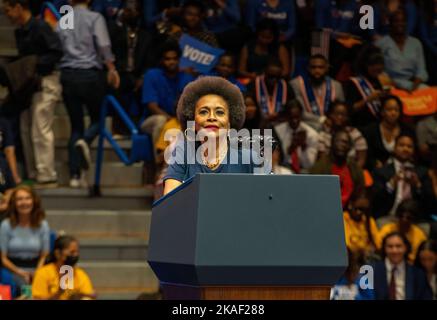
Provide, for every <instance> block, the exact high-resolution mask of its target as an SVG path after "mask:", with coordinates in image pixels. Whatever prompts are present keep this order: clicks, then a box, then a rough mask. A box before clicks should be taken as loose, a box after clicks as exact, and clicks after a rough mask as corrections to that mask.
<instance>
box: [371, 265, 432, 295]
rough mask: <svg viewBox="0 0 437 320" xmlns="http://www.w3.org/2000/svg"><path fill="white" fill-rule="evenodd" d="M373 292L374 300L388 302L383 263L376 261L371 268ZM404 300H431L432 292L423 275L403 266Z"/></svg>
mask: <svg viewBox="0 0 437 320" xmlns="http://www.w3.org/2000/svg"><path fill="white" fill-rule="evenodd" d="M373 272H374V273H373V275H374V290H375V299H376V300H388V299H389V289H388V280H387V269H386V267H385V262H384V261H378V262H377V263H375V264H374V266H373ZM405 272H406V279H405V287H406V288H405V300H432V290H431V287H430V286H429V283H428V280H427V278H426V275H425V273H424V272H423V271H422V270H421V269H419V268H416V267H414V266H411V265H409V264H406V266H405Z"/></svg>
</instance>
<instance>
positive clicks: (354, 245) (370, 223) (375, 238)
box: [343, 190, 381, 261]
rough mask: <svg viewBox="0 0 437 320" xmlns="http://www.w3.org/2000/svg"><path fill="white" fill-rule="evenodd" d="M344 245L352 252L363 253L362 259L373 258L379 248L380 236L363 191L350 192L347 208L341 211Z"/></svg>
mask: <svg viewBox="0 0 437 320" xmlns="http://www.w3.org/2000/svg"><path fill="white" fill-rule="evenodd" d="M343 220H344V231H345V240H346V246H347V247H348V248H349V250H350V251H351V252H352V253H354V254H358V253H361V254H363V259H364V260H366V261H368V260H371V259H373V258H374V257H375V256H376V254H377V252H378V251H379V250H380V249H381V238H380V236H379V230H378V227H377V225H376V222H375V219H374V218H373V217H372V215H371V205H370V201H369V198H368V196H367V195H366V193H365V192H364V191H360V190H357V191H356V192H354V194H352V196H351V198H350V201H349V205H348V207H347V210H345V211H344V213H343Z"/></svg>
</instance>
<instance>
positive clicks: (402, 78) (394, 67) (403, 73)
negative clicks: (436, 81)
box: [375, 10, 428, 91]
mask: <svg viewBox="0 0 437 320" xmlns="http://www.w3.org/2000/svg"><path fill="white" fill-rule="evenodd" d="M406 18H407V17H406V13H405V11H403V10H398V11H396V12H395V13H393V14H392V15H391V16H390V32H389V34H388V35H387V36H384V37H382V38H381V39H379V40H378V41H376V43H375V44H376V45H377V46H378V47H379V48H381V50H382V53H383V55H384V61H385V70H386V71H387V73H388V75H389V76H390V78H391V79H392V80H393V82H394V85H395V86H396V87H397V88H399V89H403V90H407V91H414V90H416V89H420V88H424V87H426V85H425V82H426V81H427V80H428V72H427V71H426V64H425V56H424V53H423V47H422V44H421V43H420V41H419V40H418V39H416V38H414V37H411V36H409V35H408V33H407V21H406Z"/></svg>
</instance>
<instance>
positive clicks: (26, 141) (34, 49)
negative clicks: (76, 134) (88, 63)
mask: <svg viewBox="0 0 437 320" xmlns="http://www.w3.org/2000/svg"><path fill="white" fill-rule="evenodd" d="M3 11H4V12H5V14H6V16H7V17H8V18H9V19H10V20H11V21H12V23H13V24H15V25H16V26H18V29H17V30H16V31H15V39H16V43H17V48H18V53H19V56H20V57H25V56H32V55H35V56H37V59H38V62H37V68H36V72H37V75H38V77H39V78H40V88H39V89H38V90H37V91H36V92H34V93H33V96H32V101H31V103H30V107H29V108H27V109H26V110H24V111H23V112H22V113H21V116H20V134H21V140H22V144H23V153H24V158H25V163H26V171H27V176H28V178H29V179H32V180H36V181H37V186H39V187H53V186H56V183H57V173H56V170H55V136H54V133H53V119H54V110H55V106H56V104H57V103H58V102H59V101H60V98H61V90H62V88H61V85H60V83H59V73H58V72H57V71H56V65H57V63H58V62H59V61H60V59H61V57H62V50H61V43H60V41H59V37H58V36H57V34H56V33H55V32H54V31H53V30H52V29H51V27H50V26H49V25H48V24H47V23H46V22H44V21H42V20H39V19H36V18H34V17H32V12H31V11H30V1H29V0H4V1H3Z"/></svg>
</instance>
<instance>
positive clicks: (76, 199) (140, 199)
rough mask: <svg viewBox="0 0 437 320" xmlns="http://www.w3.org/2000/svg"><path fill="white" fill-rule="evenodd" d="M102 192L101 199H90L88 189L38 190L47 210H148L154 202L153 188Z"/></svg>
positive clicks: (118, 189)
mask: <svg viewBox="0 0 437 320" xmlns="http://www.w3.org/2000/svg"><path fill="white" fill-rule="evenodd" d="M101 192H102V196H101V197H90V195H89V190H88V189H71V188H57V189H41V190H38V194H40V195H41V197H42V201H43V205H44V208H45V209H46V210H54V209H61V210H64V209H77V208H78V207H80V208H81V209H83V210H95V209H98V210H147V209H150V208H151V204H152V201H153V189H152V188H102V190H101Z"/></svg>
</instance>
